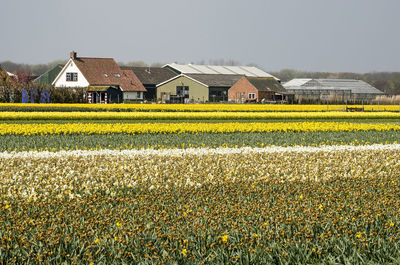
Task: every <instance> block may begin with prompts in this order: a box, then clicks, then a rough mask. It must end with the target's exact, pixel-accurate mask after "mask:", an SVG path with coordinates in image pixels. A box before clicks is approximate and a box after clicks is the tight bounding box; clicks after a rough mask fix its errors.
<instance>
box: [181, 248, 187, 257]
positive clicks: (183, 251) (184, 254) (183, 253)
mask: <svg viewBox="0 0 400 265" xmlns="http://www.w3.org/2000/svg"><path fill="white" fill-rule="evenodd" d="M182 255H183V256H185V257H186V256H187V249H186V248H184V249H182Z"/></svg>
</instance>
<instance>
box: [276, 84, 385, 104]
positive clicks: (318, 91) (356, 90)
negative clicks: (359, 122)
mask: <svg viewBox="0 0 400 265" xmlns="http://www.w3.org/2000/svg"><path fill="white" fill-rule="evenodd" d="M283 86H284V87H285V88H286V90H287V91H288V92H291V93H294V94H295V95H296V97H297V99H305V100H322V101H323V100H330V101H337V102H347V101H350V102H351V101H354V102H356V101H363V100H366V101H368V100H372V99H375V98H376V96H379V95H383V94H384V93H383V92H382V91H380V90H379V89H377V88H375V87H373V86H371V85H369V84H368V83H366V82H364V81H362V80H354V79H292V80H290V81H289V82H287V83H285V84H283Z"/></svg>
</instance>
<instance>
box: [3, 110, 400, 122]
mask: <svg viewBox="0 0 400 265" xmlns="http://www.w3.org/2000/svg"><path fill="white" fill-rule="evenodd" d="M176 119H178V120H237V119H239V120H251V119H254V120H268V119H400V113H398V112H339V111H336V112H0V120H176Z"/></svg>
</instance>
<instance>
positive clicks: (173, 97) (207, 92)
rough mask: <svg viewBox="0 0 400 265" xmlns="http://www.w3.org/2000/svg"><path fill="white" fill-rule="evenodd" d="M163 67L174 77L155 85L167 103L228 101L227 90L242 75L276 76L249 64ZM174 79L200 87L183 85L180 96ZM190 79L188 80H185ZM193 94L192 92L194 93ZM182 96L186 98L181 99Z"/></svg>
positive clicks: (178, 85)
mask: <svg viewBox="0 0 400 265" xmlns="http://www.w3.org/2000/svg"><path fill="white" fill-rule="evenodd" d="M163 68H166V69H169V70H171V71H173V72H175V73H176V74H177V75H178V76H177V77H175V78H172V79H171V80H167V81H166V82H163V83H160V84H158V85H157V98H158V99H161V100H162V101H170V102H175V101H176V102H206V101H208V102H220V101H227V100H228V90H229V89H230V88H231V87H232V86H233V85H234V84H235V83H236V82H238V81H239V80H240V79H241V78H242V77H243V76H248V77H265V78H272V79H274V80H277V81H279V79H277V78H276V77H274V76H272V75H270V74H268V73H266V72H264V71H262V70H261V69H258V68H256V67H250V66H215V65H194V64H176V63H172V64H167V65H164V66H163ZM176 79H179V80H186V83H190V82H194V83H195V84H196V86H197V87H199V85H200V86H202V88H201V91H197V92H195V91H194V90H195V89H199V88H196V87H192V88H190V86H188V85H184V87H185V88H184V90H185V89H186V90H187V92H183V93H186V95H181V90H182V88H181V87H182V86H183V85H182V83H178V84H177V85H176V86H175V87H174V85H175V83H169V81H174V80H175V81H174V82H177V81H176ZM189 80H191V81H189ZM194 94H196V95H194ZM185 98H186V99H185Z"/></svg>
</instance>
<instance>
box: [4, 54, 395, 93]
mask: <svg viewBox="0 0 400 265" xmlns="http://www.w3.org/2000/svg"><path fill="white" fill-rule="evenodd" d="M65 63H66V61H65V60H64V61H63V60H57V61H53V62H50V63H48V64H33V65H31V64H17V63H13V62H10V61H4V62H0V67H2V68H3V69H6V70H7V71H9V72H12V73H16V74H28V75H30V76H39V75H41V74H43V73H45V72H46V71H48V70H49V69H51V68H53V67H54V66H56V65H57V64H65ZM196 63H197V64H206V62H205V60H201V61H198V62H196ZM118 64H119V65H120V66H142V67H146V66H150V67H161V66H162V65H164V64H163V63H159V62H157V63H153V64H147V63H145V62H143V61H132V62H128V63H123V62H118ZM208 64H211V65H239V64H240V63H239V62H238V61H235V60H224V59H218V60H209V62H208ZM248 66H256V67H259V68H261V67H260V66H258V65H257V64H254V63H251V64H248ZM267 72H268V71H267ZM269 73H271V74H272V75H274V76H276V77H278V78H279V79H281V81H282V83H283V82H287V81H289V80H291V79H293V78H332V79H357V80H363V81H365V82H367V83H369V84H370V85H372V86H374V87H376V88H377V89H379V90H381V91H383V92H385V93H386V94H389V95H399V94H400V72H371V73H351V72H338V73H335V72H306V71H298V70H293V69H283V70H281V71H279V72H269Z"/></svg>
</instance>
